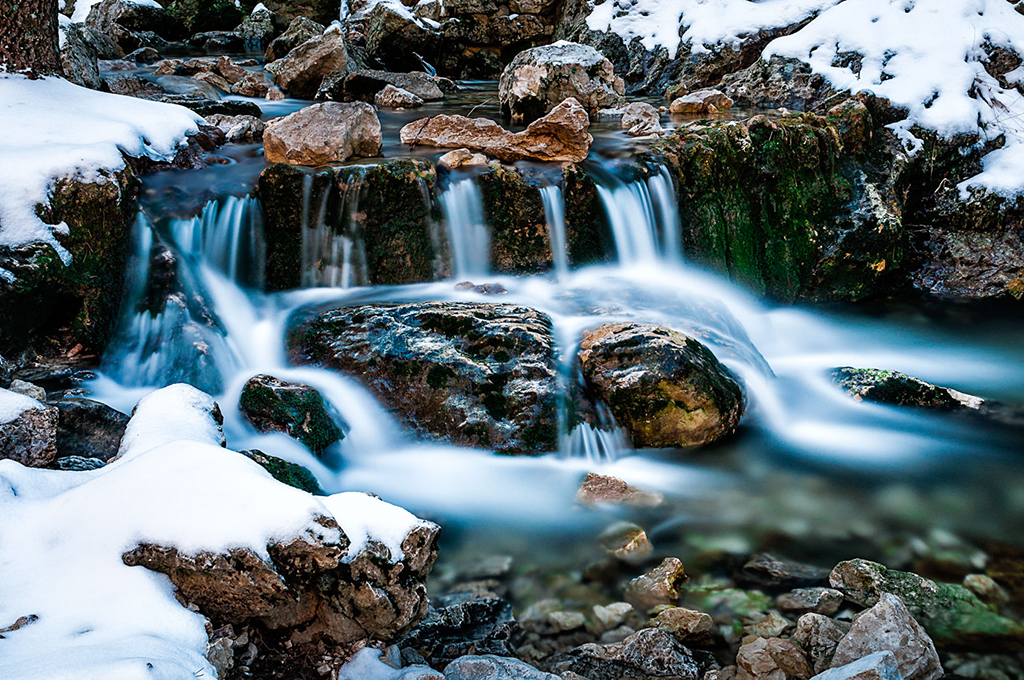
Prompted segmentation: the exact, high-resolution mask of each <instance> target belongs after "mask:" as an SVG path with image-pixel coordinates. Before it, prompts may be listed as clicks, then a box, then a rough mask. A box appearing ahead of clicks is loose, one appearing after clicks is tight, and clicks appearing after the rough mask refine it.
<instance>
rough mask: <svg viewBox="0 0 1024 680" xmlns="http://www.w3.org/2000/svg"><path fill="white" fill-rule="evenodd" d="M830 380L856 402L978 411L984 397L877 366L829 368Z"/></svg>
mask: <svg viewBox="0 0 1024 680" xmlns="http://www.w3.org/2000/svg"><path fill="white" fill-rule="evenodd" d="M832 382H834V383H835V384H836V385H839V387H841V388H843V390H844V391H845V392H846V393H847V394H849V395H850V396H851V397H853V398H854V399H856V400H857V401H871V402H875V403H879V404H890V405H892V406H921V407H924V408H935V409H947V410H948V409H959V408H968V409H974V410H977V409H978V408H980V407H981V405H982V403H983V400H982V399H980V398H978V397H972V396H971V395H969V394H964V393H963V392H958V391H956V390H954V389H950V388H948V387H937V386H935V385H931V384H929V383H926V382H924V381H923V380H918V379H917V378H914V377H911V376H909V375H906V374H904V373H899V372H897V371H886V370H882V369H877V368H852V367H850V366H844V367H842V368H835V369H832Z"/></svg>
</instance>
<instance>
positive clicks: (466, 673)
mask: <svg viewBox="0 0 1024 680" xmlns="http://www.w3.org/2000/svg"><path fill="white" fill-rule="evenodd" d="M444 677H445V680H561V678H559V677H558V676H557V675H552V674H551V673H545V672H543V671H539V670H537V669H536V668H534V667H533V666H531V665H529V664H527V663H524V662H522V661H519V660H518V659H509V658H506V657H501V656H494V655H491V654H488V655H486V656H478V655H469V656H462V657H459V658H458V659H455V660H454V661H452V662H451V663H450V664H448V665H447V666H445V669H444Z"/></svg>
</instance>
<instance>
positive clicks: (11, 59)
mask: <svg viewBox="0 0 1024 680" xmlns="http://www.w3.org/2000/svg"><path fill="white" fill-rule="evenodd" d="M57 34H58V31H57V0H0V71H8V72H10V73H25V74H27V75H28V76H29V77H31V78H35V77H38V76H48V75H57V76H59V75H62V73H63V72H62V70H61V67H60V55H59V53H58V49H57Z"/></svg>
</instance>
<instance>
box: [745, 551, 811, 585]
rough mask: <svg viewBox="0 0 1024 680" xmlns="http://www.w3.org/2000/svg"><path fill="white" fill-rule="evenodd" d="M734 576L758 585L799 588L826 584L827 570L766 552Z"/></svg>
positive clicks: (757, 556)
mask: <svg viewBox="0 0 1024 680" xmlns="http://www.w3.org/2000/svg"><path fill="white" fill-rule="evenodd" d="M736 578H737V579H738V580H740V581H742V582H744V583H749V584H754V585H758V586H769V587H772V588H801V587H810V586H824V585H827V584H828V578H829V571H828V569H822V568H821V567H815V566H813V565H809V564H802V563H800V562H791V561H789V560H783V559H779V558H777V557H775V556H773V555H770V554H768V553H760V554H758V555H754V556H753V557H751V558H750V559H749V560H748V561H747V563H746V564H744V565H743V569H742V570H741V572H740V573H739V574H737V575H736Z"/></svg>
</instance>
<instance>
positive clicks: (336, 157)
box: [263, 102, 381, 165]
mask: <svg viewBox="0 0 1024 680" xmlns="http://www.w3.org/2000/svg"><path fill="white" fill-rule="evenodd" d="M380 147H381V132H380V120H379V119H378V118H377V113H376V112H375V111H374V110H373V107H372V106H370V105H369V104H367V103H365V102H352V103H348V104H341V103H338V102H324V103H322V104H314V105H312V106H307V107H306V108H304V109H299V110H298V111H296V112H295V113H292V114H289V115H287V116H285V117H284V118H279V119H277V120H275V121H273V122H271V123H268V124H267V127H266V130H264V132H263V151H264V154H265V155H266V158H267V162H269V163H291V164H292V165H324V164H326V163H335V162H339V161H344V160H347V159H349V158H353V157H367V156H376V155H378V154H379V153H380Z"/></svg>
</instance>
